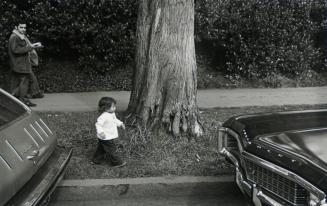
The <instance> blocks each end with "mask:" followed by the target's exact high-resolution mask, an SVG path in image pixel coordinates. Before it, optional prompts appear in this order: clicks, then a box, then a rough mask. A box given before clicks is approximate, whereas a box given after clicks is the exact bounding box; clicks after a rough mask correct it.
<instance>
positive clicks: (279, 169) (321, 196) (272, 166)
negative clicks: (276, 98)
mask: <svg viewBox="0 0 327 206" xmlns="http://www.w3.org/2000/svg"><path fill="white" fill-rule="evenodd" d="M242 156H243V157H245V158H247V159H249V160H251V161H253V162H255V163H257V164H259V165H261V166H263V167H265V168H266V169H268V170H271V171H273V172H275V173H277V174H279V175H281V176H283V177H285V178H287V179H289V180H292V181H294V182H296V183H297V184H299V185H301V186H302V187H304V188H305V189H306V190H308V191H310V192H312V193H313V194H314V195H316V196H317V197H318V198H319V199H320V200H323V199H325V198H326V195H325V193H324V192H323V191H321V190H320V189H318V188H317V187H316V186H314V185H313V184H311V183H310V182H308V181H307V180H305V179H303V178H302V177H300V176H298V175H296V174H295V173H293V172H291V171H288V170H286V169H284V168H282V167H279V166H277V165H275V164H272V163H270V162H268V161H266V160H264V159H261V158H260V157H257V156H255V155H252V154H250V153H248V152H243V153H242Z"/></svg>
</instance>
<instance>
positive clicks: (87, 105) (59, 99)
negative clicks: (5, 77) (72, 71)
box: [32, 87, 327, 111]
mask: <svg viewBox="0 0 327 206" xmlns="http://www.w3.org/2000/svg"><path fill="white" fill-rule="evenodd" d="M103 96H111V97H113V98H115V99H116V100H117V102H118V103H117V109H118V110H119V111H122V110H125V109H126V108H127V106H128V102H129V96H130V92H127V91H112V92H83V93H58V94H56V93H54V94H46V96H45V98H43V99H33V102H35V103H36V104H37V107H34V108H32V109H33V110H35V111H95V110H96V109H97V103H98V101H99V99H100V98H101V97H103ZM197 101H198V106H199V107H200V108H214V107H244V106H273V105H299V104H308V105H312V104H327V87H304V88H278V89H211V90H199V91H198V94H197Z"/></svg>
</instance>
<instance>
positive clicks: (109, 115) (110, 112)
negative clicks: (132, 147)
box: [91, 97, 126, 167]
mask: <svg viewBox="0 0 327 206" xmlns="http://www.w3.org/2000/svg"><path fill="white" fill-rule="evenodd" d="M115 111H116V100H115V99H113V98H111V97H102V98H101V99H100V101H99V113H100V114H101V115H100V116H99V117H98V119H97V122H96V123H95V127H96V131H97V137H98V147H97V150H96V151H95V153H94V155H93V158H92V161H91V163H92V164H100V163H101V160H103V159H104V158H105V155H107V157H108V158H109V160H110V162H111V164H112V165H113V166H114V167H122V166H124V165H126V162H125V161H122V160H121V159H120V157H119V156H118V154H117V152H116V147H117V146H116V143H115V140H116V139H117V138H118V129H117V127H122V128H123V129H125V125H124V123H123V122H121V121H120V120H119V119H117V117H116V115H115Z"/></svg>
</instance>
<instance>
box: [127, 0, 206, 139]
mask: <svg viewBox="0 0 327 206" xmlns="http://www.w3.org/2000/svg"><path fill="white" fill-rule="evenodd" d="M136 38H137V48H136V56H135V61H136V68H135V70H134V80H133V90H132V93H131V97H130V103H129V107H128V110H129V111H130V112H132V113H134V114H136V115H137V116H138V117H140V118H141V120H142V121H143V122H144V123H145V124H146V125H150V126H154V125H160V124H162V123H163V124H166V125H168V128H169V130H171V131H172V132H173V134H174V135H175V136H178V135H179V134H180V133H181V130H182V131H183V132H189V133H190V134H192V135H195V136H201V135H202V133H203V129H202V126H201V125H200V123H199V115H198V108H197V104H196V92H197V73H196V70H197V68H196V58H195V46H194V0H140V5H139V11H138V21H137V31H136Z"/></svg>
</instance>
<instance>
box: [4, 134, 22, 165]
mask: <svg viewBox="0 0 327 206" xmlns="http://www.w3.org/2000/svg"><path fill="white" fill-rule="evenodd" d="M5 142H6V144H7V145H8V147H9V148H10V149H11V150H12V151H13V152H14V153H15V154H16V156H17V157H18V159H19V160H20V161H23V158H22V157H21V156H20V155H19V154H18V152H17V150H16V149H15V148H14V146H13V145H12V144H11V143H10V142H9V141H8V140H7V139H6V140H5Z"/></svg>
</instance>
